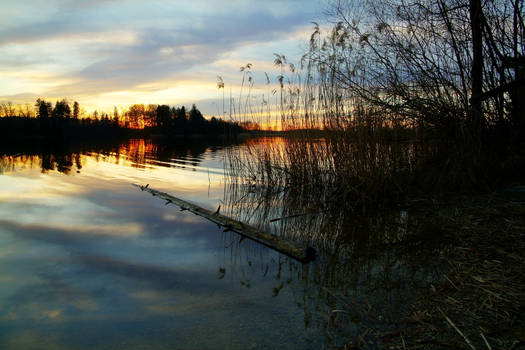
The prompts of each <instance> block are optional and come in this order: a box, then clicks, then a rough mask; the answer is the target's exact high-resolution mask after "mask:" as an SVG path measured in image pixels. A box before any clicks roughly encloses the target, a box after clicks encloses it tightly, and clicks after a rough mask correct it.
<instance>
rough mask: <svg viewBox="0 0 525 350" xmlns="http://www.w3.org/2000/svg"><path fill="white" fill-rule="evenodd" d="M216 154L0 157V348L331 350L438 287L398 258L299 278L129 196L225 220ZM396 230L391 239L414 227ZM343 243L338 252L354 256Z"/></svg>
mask: <svg viewBox="0 0 525 350" xmlns="http://www.w3.org/2000/svg"><path fill="white" fill-rule="evenodd" d="M229 147H243V146H242V145H241V146H229ZM225 149H226V148H224V147H221V146H209V145H198V146H197V145H193V146H180V145H179V146H166V145H158V144H155V143H152V142H151V141H144V140H133V141H129V142H127V143H124V144H121V145H116V146H115V145H114V146H111V147H99V148H92V149H89V148H83V149H56V148H55V149H53V148H51V149H46V150H42V149H36V150H35V149H21V150H20V151H17V150H16V149H15V150H13V151H9V152H4V153H3V155H2V153H0V155H2V156H1V158H0V348H1V349H93V348H97V349H99V348H100V349H149V348H152V349H153V348H154V349H164V348H165V349H179V348H180V349H217V348H219V349H222V348H228V349H252V348H254V349H258V348H261V349H263V348H284V349H322V348H333V347H334V346H338V345H342V344H344V343H345V342H348V341H352V340H353V339H356V338H357V337H358V336H359V334H362V333H363V332H362V331H363V330H365V329H367V327H372V326H373V327H379V328H381V327H385V328H388V327H389V325H390V324H391V322H390V321H391V320H393V319H396V318H400V317H402V316H403V313H404V312H405V311H406V310H405V309H407V302H408V301H409V300H411V298H412V297H414V296H415V295H417V294H418V293H419V289H418V288H419V286H420V285H421V283H422V282H424V281H428V280H430V279H432V278H435V274H436V269H435V268H434V266H431V264H428V263H427V264H426V265H425V266H424V267H421V266H420V264H419V262H418V260H417V258H415V257H414V256H413V255H411V254H409V255H406V254H405V255H403V254H401V258H400V254H399V252H398V251H394V250H386V251H381V252H380V253H378V252H377V251H374V253H373V254H372V253H371V254H357V255H355V254H354V255H352V254H338V253H337V252H334V251H333V250H332V251H328V250H325V251H321V256H320V258H319V259H318V260H317V261H316V262H314V263H312V264H309V265H301V264H300V263H297V262H295V261H292V260H290V259H289V258H286V257H284V256H282V255H280V254H279V253H276V252H274V251H272V250H270V249H267V248H265V247H263V246H260V245H259V244H257V243H254V242H251V241H249V240H243V241H242V242H241V241H240V240H239V237H238V236H237V235H236V234H233V233H224V232H222V231H221V230H220V229H218V228H217V226H216V225H215V224H213V223H210V222H208V221H206V220H205V219H203V218H200V217H197V216H195V215H193V214H191V213H188V212H181V211H179V210H178V208H177V207H176V206H173V205H165V203H164V201H162V200H159V199H158V198H155V197H152V196H150V195H148V194H146V193H144V192H141V191H139V190H137V189H136V188H134V187H132V186H131V184H132V183H139V184H143V185H144V184H150V187H152V188H155V189H158V190H161V191H166V192H168V193H170V194H173V195H175V196H178V197H181V198H183V199H187V200H189V201H192V202H194V203H196V204H199V205H201V206H204V207H206V208H209V209H215V208H217V207H218V206H219V205H223V206H227V203H228V196H229V194H228V193H227V190H225V184H224V181H225V180H224V177H223V172H224V170H223V167H224V154H225ZM226 189H228V187H226ZM230 202H231V198H230ZM236 203H239V202H238V201H237V202H236ZM241 207H242V206H241ZM250 210H252V211H253V210H259V208H257V207H256V208H254V207H253V206H251V208H250ZM260 210H262V209H260ZM393 217H394V221H395V225H394V226H395V227H396V228H395V230H397V231H396V232H397V233H396V234H399V232H401V233H403V232H405V231H406V230H407V227H409V226H410V221H409V220H407V219H406V217H407V213H401V214H399V213H397V214H395V215H394V216H393ZM310 223H311V225H313V226H315V223H313V222H312V221H310ZM306 225H309V224H308V223H307V224H306ZM378 225H379V226H380V227H384V224H383V223H379V224H378ZM372 226H373V227H375V228H374V229H375V230H376V231H377V227H378V226H374V225H372ZM400 226H403V227H401V228H400ZM367 227H370V224H368V226H367ZM333 230H334V231H338V232H340V231H341V230H342V232H344V231H345V230H349V228H348V227H346V226H345V225H342V226H341V225H339V226H337V227H336V225H334V229H333ZM389 230H391V228H390V229H389ZM398 231H399V232H398ZM360 232H361V231H360ZM360 235H361V236H363V235H365V236H366V233H360ZM351 236H352V235H351ZM352 237H354V238H353V240H354V241H352V242H346V243H345V242H342V241H341V242H340V243H338V247H339V246H340V247H343V245H345V244H346V245H347V246H348V247H353V250H354V251H355V250H361V249H360V247H359V245H357V246H356V240H359V239H358V238H356V236H355V235H353V236H352ZM367 237H368V236H367ZM324 240H326V238H325V239H324ZM364 240H365V241H369V240H370V239H369V238H365V239H364ZM338 242H339V241H338ZM312 244H314V245H315V244H316V242H315V241H313V243H312ZM317 244H318V245H319V247H321V246H322V244H320V242H319V241H318V242H317ZM356 247H357V248H356ZM348 249H350V248H348ZM348 249H347V250H348ZM336 250H337V249H336ZM341 250H342V251H343V250H345V249H343V248H341ZM350 250H352V249H350ZM387 321H388V322H387ZM369 341H370V342H371V343H374V341H375V340H374V339H372V338H370V340H369Z"/></svg>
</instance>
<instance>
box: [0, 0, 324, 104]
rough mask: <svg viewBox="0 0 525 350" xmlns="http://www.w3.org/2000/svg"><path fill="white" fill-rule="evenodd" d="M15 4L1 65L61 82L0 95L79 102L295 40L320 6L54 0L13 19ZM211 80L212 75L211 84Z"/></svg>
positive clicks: (0, 34) (2, 38) (1, 36)
mask: <svg viewBox="0 0 525 350" xmlns="http://www.w3.org/2000/svg"><path fill="white" fill-rule="evenodd" d="M37 4H38V3H37ZM19 6H21V5H18V4H17V3H16V2H14V1H13V2H12V1H8V2H7V3H6V5H5V7H6V8H7V9H8V10H9V9H11V10H12V13H14V14H13V16H15V17H16V16H20V18H21V20H20V21H11V22H8V25H6V26H5V27H4V28H3V29H1V30H0V63H1V64H2V66H3V67H4V69H12V70H14V71H16V72H20V74H23V72H24V71H25V70H33V71H35V70H44V71H47V72H50V71H53V72H54V73H55V74H58V77H57V78H56V80H55V81H54V84H52V86H42V84H41V83H40V85H38V86H37V84H36V83H34V86H33V90H31V84H30V83H29V82H28V83H26V84H22V85H21V86H17V87H16V89H17V91H9V90H8V89H1V88H0V95H15V94H18V95H20V94H28V93H32V94H39V95H48V96H50V95H52V96H60V95H62V96H66V97H71V98H75V99H76V98H77V96H80V97H84V98H88V97H96V96H98V95H100V94H103V93H109V92H115V91H122V90H133V89H135V88H137V87H139V86H140V85H143V84H147V83H151V82H156V81H173V80H177V79H180V78H181V77H182V76H185V75H186V76H187V75H188V74H189V73H190V72H191V73H192V74H193V75H199V71H200V70H206V68H207V67H208V68H209V66H210V65H211V64H213V63H214V62H218V61H220V60H221V59H224V57H228V56H229V55H230V54H231V52H233V51H236V50H240V49H241V48H242V47H245V46H247V45H252V46H254V45H255V46H256V45H258V43H260V44H261V45H266V44H268V43H269V42H274V41H282V40H283V39H285V38H287V37H289V36H291V35H293V34H294V33H295V32H296V30H297V28H300V27H304V26H305V25H308V24H309V22H310V20H311V19H312V16H313V14H314V13H315V9H316V8H317V3H316V2H312V1H310V2H302V1H287V2H285V3H284V4H283V3H281V2H278V1H274V2H264V3H261V2H256V1H231V2H228V3H227V4H223V3H221V4H218V3H216V2H210V1H199V0H196V1H192V5H191V6H189V5H184V4H181V3H174V2H169V1H152V2H147V3H145V2H139V1H119V2H115V1H95V2H84V1H65V0H62V1H58V0H55V1H51V2H49V3H47V5H45V6H44V4H43V3H40V5H37V6H39V7H41V11H40V13H39V14H37V13H36V11H35V10H34V9H33V10H29V9H27V8H26V9H23V8H21V10H20V11H18V12H24V11H29V14H25V15H21V14H18V15H17V14H16V11H15V10H16V9H18V8H19ZM269 56H270V57H271V52H269ZM225 69H226V70H230V69H231V68H230V67H227V66H226V67H225ZM208 74H209V73H208V72H206V76H204V75H202V78H201V79H206V77H207V76H208ZM214 78H215V76H214V75H212V76H211V77H209V79H210V80H211V81H212V83H214V82H215V81H214ZM51 81H52V80H51ZM52 82H53V81H52ZM164 88H166V87H164ZM196 98H198V97H197V96H196ZM115 104H118V102H117V101H116V102H115Z"/></svg>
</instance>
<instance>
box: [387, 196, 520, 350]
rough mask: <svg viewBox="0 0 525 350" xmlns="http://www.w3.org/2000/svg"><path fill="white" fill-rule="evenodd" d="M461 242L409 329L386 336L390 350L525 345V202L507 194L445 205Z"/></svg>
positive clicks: (414, 308)
mask: <svg viewBox="0 0 525 350" xmlns="http://www.w3.org/2000/svg"><path fill="white" fill-rule="evenodd" d="M439 215H440V216H441V217H442V218H444V219H446V221H448V224H447V228H446V229H447V230H449V231H451V233H453V234H454V235H455V237H456V238H455V243H454V244H453V246H452V247H451V249H449V250H447V255H446V261H447V264H448V265H449V266H448V268H449V272H448V273H447V275H445V276H444V280H443V282H442V283H440V284H439V285H429V288H428V292H427V295H425V296H424V297H422V298H420V299H419V300H418V301H417V302H415V303H414V304H413V305H412V315H411V316H410V317H409V318H408V319H407V322H409V324H411V326H410V327H408V328H407V329H406V330H402V331H400V332H397V333H396V332H394V333H389V334H384V335H380V336H381V337H382V343H383V346H382V347H383V348H385V349H451V348H457V349H523V348H524V347H525V316H524V313H523V312H524V311H525V258H524V257H523V252H524V251H525V202H514V201H509V200H507V199H505V198H502V197H501V196H500V195H486V196H479V197H476V198H462V199H460V202H459V203H457V202H455V201H454V202H449V203H446V204H445V205H443V206H442V209H441V210H440V213H439Z"/></svg>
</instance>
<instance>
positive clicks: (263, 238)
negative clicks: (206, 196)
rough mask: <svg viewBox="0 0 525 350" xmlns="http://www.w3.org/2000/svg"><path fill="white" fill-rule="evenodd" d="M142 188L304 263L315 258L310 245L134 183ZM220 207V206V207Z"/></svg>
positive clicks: (225, 229) (313, 250) (225, 228)
mask: <svg viewBox="0 0 525 350" xmlns="http://www.w3.org/2000/svg"><path fill="white" fill-rule="evenodd" d="M133 186H136V187H138V188H140V190H141V191H146V192H149V193H151V194H152V195H153V196H156V197H159V198H162V199H164V200H166V204H171V203H173V204H176V205H178V206H179V207H180V208H181V210H188V211H190V212H192V213H193V214H196V215H199V216H202V217H203V218H206V219H208V220H210V221H212V222H214V223H216V224H217V225H219V227H224V231H233V232H237V233H238V234H240V235H242V236H244V237H248V238H250V239H252V240H254V241H256V242H258V243H261V244H263V245H265V246H267V247H269V248H272V249H274V250H277V251H278V252H280V253H283V254H285V255H287V256H289V257H291V258H293V259H295V260H298V261H300V262H302V263H309V262H310V261H313V260H314V259H315V255H316V253H315V249H314V248H312V247H309V246H304V245H302V244H300V243H297V242H291V241H288V240H285V239H283V238H281V237H278V236H275V235H272V234H269V233H267V232H264V231H261V230H259V229H257V228H255V227H253V226H250V225H247V224H245V223H243V222H240V221H237V220H234V219H232V218H229V217H227V216H224V215H222V214H219V210H217V211H216V212H212V211H210V210H208V209H204V208H201V207H199V206H197V205H195V204H192V203H189V202H187V201H185V200H183V199H180V198H177V197H174V196H172V195H169V194H167V193H165V192H160V191H157V190H154V189H151V188H149V187H148V186H149V184H148V185H146V186H141V185H137V184H133ZM219 208H220V207H219Z"/></svg>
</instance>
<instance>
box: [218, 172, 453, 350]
mask: <svg viewBox="0 0 525 350" xmlns="http://www.w3.org/2000/svg"><path fill="white" fill-rule="evenodd" d="M234 175H235V176H232V177H230V178H228V180H229V184H228V185H227V186H226V187H225V193H224V197H225V199H224V202H225V205H224V206H223V208H221V212H223V213H224V214H225V215H228V216H232V217H234V218H236V219H239V220H241V221H245V222H249V223H250V224H252V225H254V226H258V227H260V228H262V229H265V230H267V231H271V232H273V233H275V234H277V235H280V236H284V237H288V238H290V239H293V240H300V241H303V242H307V243H308V244H309V245H312V246H314V247H316V249H317V250H318V252H319V253H320V257H319V259H318V260H317V261H315V262H313V263H311V264H309V265H302V264H300V263H297V262H295V261H292V260H290V259H288V258H283V257H281V258H280V259H279V260H278V261H274V262H268V261H267V259H266V260H264V259H261V261H266V264H267V266H265V267H263V268H262V269H263V271H264V270H266V271H267V274H268V276H272V277H274V278H275V279H276V282H275V286H273V288H274V289H273V291H269V293H271V292H272V293H275V292H279V290H280V289H281V288H283V286H284V288H286V286H287V285H288V284H294V285H295V286H296V288H297V285H299V286H300V288H299V291H300V292H299V293H295V299H296V303H297V306H298V307H299V308H300V309H302V311H303V313H304V319H305V327H306V328H310V327H315V328H316V329H322V330H324V333H325V335H326V341H327V342H328V343H329V344H330V345H332V346H334V345H340V343H339V342H340V341H343V340H344V341H351V340H353V341H354V342H358V341H361V340H360V338H359V337H360V336H364V334H368V336H367V337H370V339H368V338H367V337H365V338H366V340H367V341H368V340H370V341H372V342H375V341H377V338H378V334H379V333H381V332H386V331H388V330H392V329H399V328H400V327H403V317H405V316H406V315H407V313H408V312H409V311H410V310H409V305H410V303H409V301H410V300H411V299H412V298H414V297H416V295H417V293H419V292H420V291H421V288H424V287H425V286H426V285H427V283H429V282H430V281H435V280H437V279H438V278H439V277H438V276H439V275H438V272H439V268H438V267H437V261H438V259H437V258H436V259H432V256H439V252H440V249H441V248H440V247H439V246H436V245H435V244H434V242H436V241H437V240H435V238H436V237H438V236H440V235H442V234H443V232H442V231H441V230H440V226H439V223H437V222H433V221H432V220H430V219H429V218H427V217H425V215H424V213H423V212H422V211H418V210H397V211H391V212H387V213H381V214H375V215H356V214H355V213H353V212H352V210H351V208H352V206H351V205H350V204H347V203H342V202H340V201H337V202H336V201H330V198H329V197H330V196H329V195H328V194H327V195H325V198H322V199H321V198H320V196H319V193H314V192H309V191H304V192H299V193H298V192H292V191H290V190H289V189H288V188H286V187H284V186H282V184H281V183H280V182H279V181H275V182H274V186H271V185H270V186H268V185H265V186H263V185H261V183H260V182H258V181H257V177H255V178H254V177H253V176H252V177H249V176H245V177H243V176H242V174H239V173H235V174H234ZM239 175H241V176H239ZM260 176H264V174H261V175H260ZM266 184H268V182H267V183H266ZM239 241H240V239H239V238H237V239H236V240H234V241H233V243H232V242H231V241H229V242H228V241H227V242H226V243H225V244H226V245H227V246H228V247H229V250H228V251H227V254H226V255H234V256H235V258H234V259H232V260H231V261H232V262H234V263H235V264H237V265H246V264H249V263H250V264H253V261H251V262H249V260H248V259H252V260H253V259H254V257H257V256H258V255H260V254H257V253H253V252H251V253H243V251H244V250H247V249H248V250H250V249H254V248H253V247H250V248H247V247H246V246H245V245H246V243H245V242H244V241H243V242H242V243H239ZM236 249H237V250H238V252H236V251H235V250H236ZM240 256H245V260H244V261H242V259H240V258H239V257H240ZM230 269H232V267H230ZM239 278H243V279H249V276H248V277H246V276H242V277H241V276H239ZM292 281H293V283H292ZM374 335H375V336H374Z"/></svg>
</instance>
